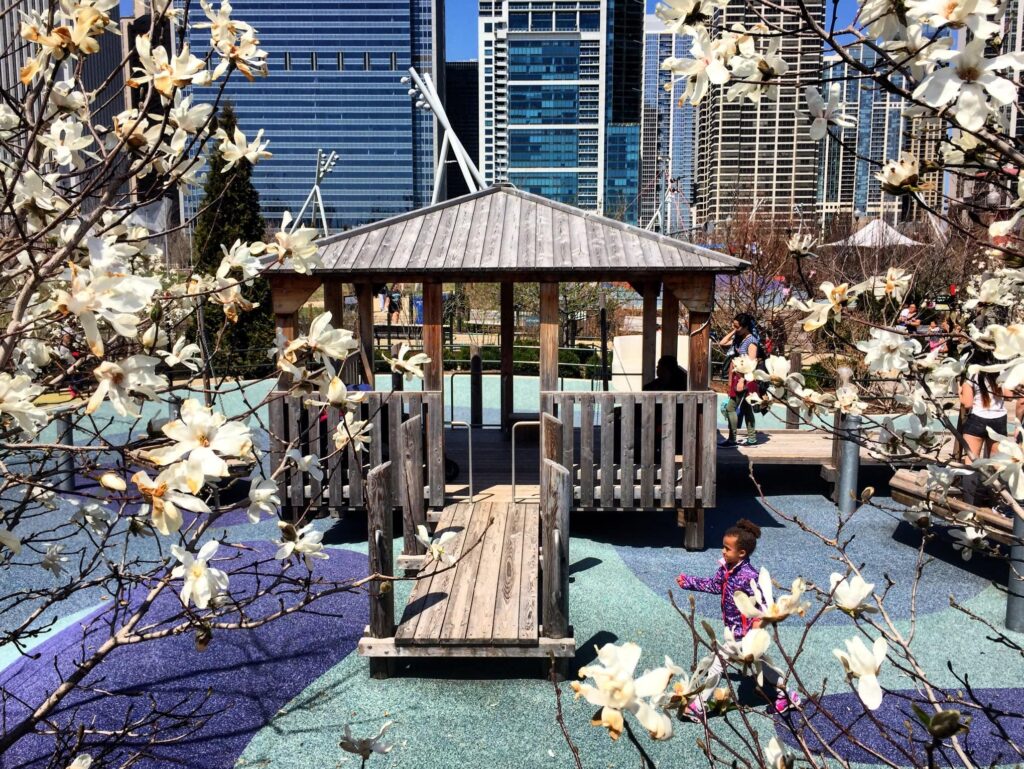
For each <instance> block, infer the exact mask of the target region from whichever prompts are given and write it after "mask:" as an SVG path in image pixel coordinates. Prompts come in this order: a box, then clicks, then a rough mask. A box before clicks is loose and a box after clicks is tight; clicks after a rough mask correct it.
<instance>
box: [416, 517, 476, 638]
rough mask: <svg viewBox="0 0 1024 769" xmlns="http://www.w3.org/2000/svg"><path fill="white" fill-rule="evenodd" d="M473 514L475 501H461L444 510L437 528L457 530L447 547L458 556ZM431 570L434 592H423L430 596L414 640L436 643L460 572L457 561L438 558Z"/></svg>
mask: <svg viewBox="0 0 1024 769" xmlns="http://www.w3.org/2000/svg"><path fill="white" fill-rule="evenodd" d="M472 515H473V505H472V504H471V503H469V502H457V503H456V504H454V505H452V506H451V507H450V508H448V509H446V510H445V511H444V514H442V523H441V524H440V525H438V527H437V529H435V530H434V536H435V537H440V536H441V535H443V534H444V533H446V532H449V531H454V532H455V533H456V537H455V538H454V539H453V540H451V542H450V543H449V544H448V545H446V548H445V549H446V550H448V551H449V552H450V553H451V555H452V556H453V557H454V558H455V559H458V558H459V556H460V555H461V552H462V546H463V544H464V543H465V542H466V538H465V534H466V532H467V531H468V529H469V523H470V518H471V517H472ZM445 519H447V520H445ZM427 569H428V570H430V572H431V573H432V574H433V578H432V579H431V581H430V592H429V593H424V594H423V595H426V596H428V598H427V599H426V600H425V601H424V602H423V608H422V609H421V610H420V613H419V619H418V622H417V623H416V632H415V634H414V642H415V643H418V644H423V643H429V644H434V643H437V641H438V639H439V638H440V637H441V626H442V625H443V624H444V615H445V613H446V611H447V609H448V601H449V599H450V598H451V588H452V584H453V580H454V579H455V576H456V572H457V566H455V565H454V564H452V565H446V564H443V563H437V562H436V561H432V562H431V563H430V564H429V565H428V566H427ZM418 584H419V583H417V585H418Z"/></svg>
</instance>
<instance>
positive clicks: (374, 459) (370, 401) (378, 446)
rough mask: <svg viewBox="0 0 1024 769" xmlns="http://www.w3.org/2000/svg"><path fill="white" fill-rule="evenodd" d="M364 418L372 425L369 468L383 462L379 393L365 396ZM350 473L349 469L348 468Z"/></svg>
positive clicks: (382, 434) (350, 478) (350, 479)
mask: <svg viewBox="0 0 1024 769" xmlns="http://www.w3.org/2000/svg"><path fill="white" fill-rule="evenodd" d="M365 408H366V416H365V417H364V418H365V419H369V420H370V423H371V424H372V425H373V428H372V430H371V431H370V434H371V435H372V436H373V440H371V441H370V467H376V466H377V465H379V464H381V463H383V461H384V433H383V431H382V428H381V423H382V422H383V419H382V418H381V417H382V416H383V415H382V414H381V400H380V393H374V392H371V393H367V394H366V407H365ZM349 472H350V473H351V467H350V468H349ZM351 481H352V477H351V475H350V476H349V482H350V483H351Z"/></svg>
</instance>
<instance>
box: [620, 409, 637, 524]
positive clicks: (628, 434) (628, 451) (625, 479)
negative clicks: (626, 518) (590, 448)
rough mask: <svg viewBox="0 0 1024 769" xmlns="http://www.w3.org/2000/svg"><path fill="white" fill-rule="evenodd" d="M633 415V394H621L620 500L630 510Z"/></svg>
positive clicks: (633, 465)
mask: <svg viewBox="0 0 1024 769" xmlns="http://www.w3.org/2000/svg"><path fill="white" fill-rule="evenodd" d="M635 414H636V401H635V400H634V399H633V394H632V393H623V394H622V429H621V436H622V437H621V440H622V458H621V459H620V460H619V463H620V465H621V467H622V480H621V481H620V484H621V493H620V499H621V502H622V506H623V507H625V508H630V507H633V505H634V494H633V474H634V473H635V472H636V470H635V462H634V461H633V435H634V433H635V430H636V426H635V425H636V418H635Z"/></svg>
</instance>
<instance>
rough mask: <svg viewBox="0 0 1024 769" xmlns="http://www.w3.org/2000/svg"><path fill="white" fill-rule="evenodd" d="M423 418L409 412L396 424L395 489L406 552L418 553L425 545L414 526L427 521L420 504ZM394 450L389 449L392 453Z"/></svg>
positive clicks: (421, 491) (404, 550)
mask: <svg viewBox="0 0 1024 769" xmlns="http://www.w3.org/2000/svg"><path fill="white" fill-rule="evenodd" d="M422 423H423V420H422V418H421V417H420V416H419V415H416V416H413V417H412V418H411V419H409V420H408V421H407V422H405V423H404V424H403V425H402V426H401V427H400V428H399V439H398V440H399V442H398V451H397V456H399V457H400V458H401V462H400V465H399V478H400V480H399V485H398V493H399V497H398V498H399V499H400V500H401V505H402V528H403V536H404V541H405V544H404V547H403V548H402V552H403V553H405V554H406V555H420V554H421V553H424V552H426V549H425V548H424V547H423V545H421V544H420V543H419V542H418V541H417V540H416V527H417V526H419V525H420V524H425V523H426V522H427V518H426V512H425V510H424V508H423V439H422V437H421V432H420V431H421V429H422ZM395 455H396V452H394V451H393V452H392V456H395Z"/></svg>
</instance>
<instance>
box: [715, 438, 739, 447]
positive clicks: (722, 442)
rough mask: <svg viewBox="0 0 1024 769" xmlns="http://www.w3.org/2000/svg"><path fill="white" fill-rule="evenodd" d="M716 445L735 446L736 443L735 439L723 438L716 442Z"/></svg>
mask: <svg viewBox="0 0 1024 769" xmlns="http://www.w3.org/2000/svg"><path fill="white" fill-rule="evenodd" d="M718 445H719V446H736V445H738V444H737V443H736V439H735V438H724V439H722V440H720V441H719V442H718Z"/></svg>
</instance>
